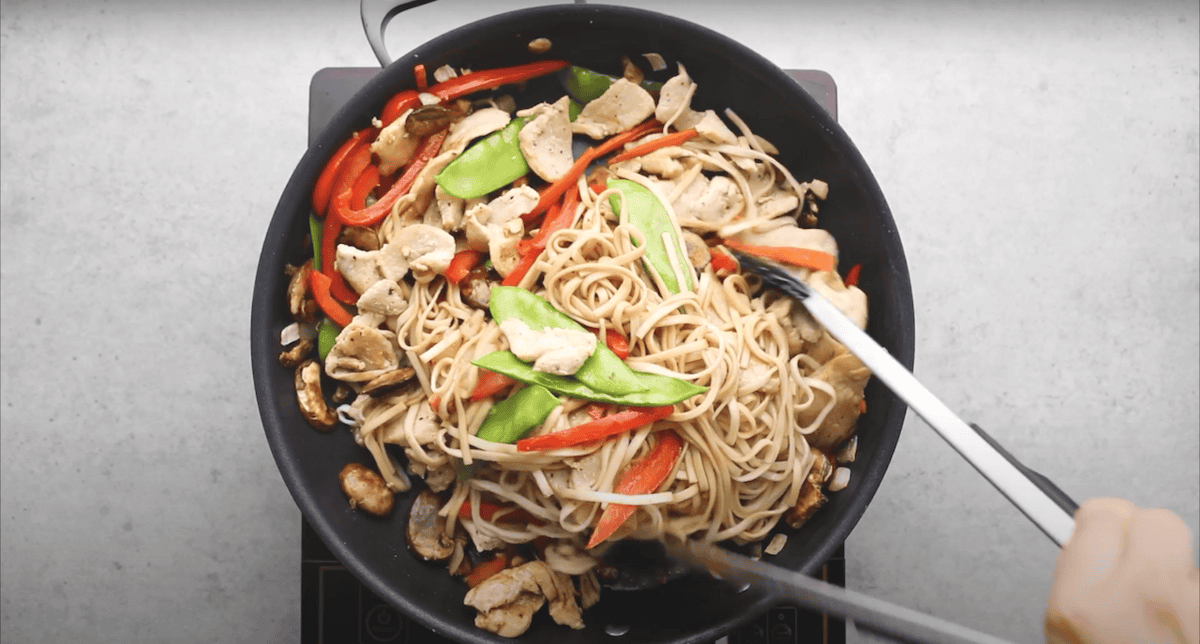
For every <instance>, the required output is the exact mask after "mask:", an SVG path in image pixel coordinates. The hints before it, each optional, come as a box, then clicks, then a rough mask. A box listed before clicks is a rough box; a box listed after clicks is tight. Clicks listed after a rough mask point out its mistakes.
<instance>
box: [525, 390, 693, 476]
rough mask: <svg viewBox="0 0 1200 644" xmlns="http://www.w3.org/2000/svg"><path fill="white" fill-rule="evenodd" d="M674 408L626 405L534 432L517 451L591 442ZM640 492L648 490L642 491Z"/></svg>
mask: <svg viewBox="0 0 1200 644" xmlns="http://www.w3.org/2000/svg"><path fill="white" fill-rule="evenodd" d="M674 410H675V406H674V405H664V406H662V407H639V408H637V409H627V410H625V411H622V412H617V413H615V414H612V415H611V416H605V417H603V418H599V419H597V420H593V421H589V422H586V423H583V424H582V425H576V426H574V427H571V428H568V429H564V430H562V431H558V432H554V433H551V434H542V435H541V436H534V437H532V438H522V439H521V440H519V441H517V451H518V452H538V451H542V450H547V449H559V448H562V447H574V446H575V445H582V444H583V443H591V442H594V441H598V440H602V439H605V438H608V437H609V436H615V435H617V434H621V433H624V432H627V431H629V430H631V429H637V428H638V427H641V426H643V425H649V424H650V423H653V422H654V421H656V420H662V419H664V418H666V417H667V416H670V415H671V412H672V411H674ZM634 494H637V493H634ZM641 494H645V493H644V492H642V493H641Z"/></svg>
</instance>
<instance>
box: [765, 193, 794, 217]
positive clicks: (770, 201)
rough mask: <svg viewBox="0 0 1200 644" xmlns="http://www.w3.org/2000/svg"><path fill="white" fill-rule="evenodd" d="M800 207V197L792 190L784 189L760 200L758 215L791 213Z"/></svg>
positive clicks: (778, 215) (776, 215) (775, 215)
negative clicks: (791, 191)
mask: <svg viewBox="0 0 1200 644" xmlns="http://www.w3.org/2000/svg"><path fill="white" fill-rule="evenodd" d="M799 207H800V199H798V198H797V197H796V195H794V194H792V193H790V192H784V191H782V190H778V191H775V192H773V193H771V195H770V196H768V197H766V198H764V199H760V200H759V202H758V216H759V217H765V218H773V217H780V216H783V215H791V214H792V213H794V212H796V209H797V208H799Z"/></svg>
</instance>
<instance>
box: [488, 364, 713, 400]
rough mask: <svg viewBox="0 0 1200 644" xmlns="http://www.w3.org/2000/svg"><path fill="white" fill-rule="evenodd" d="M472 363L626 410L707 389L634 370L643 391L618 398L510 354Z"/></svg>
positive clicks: (678, 398) (526, 381)
mask: <svg viewBox="0 0 1200 644" xmlns="http://www.w3.org/2000/svg"><path fill="white" fill-rule="evenodd" d="M471 364H473V365H475V366H476V367H479V368H481V369H487V370H489V371H495V372H496V373H502V374H504V375H506V376H508V377H509V378H512V379H513V380H518V381H520V382H524V383H526V384H530V385H540V386H542V387H545V388H546V389H548V390H550V391H552V392H554V393H557V394H562V395H564V396H570V397H572V398H581V399H583V400H592V401H595V402H602V403H609V404H613V405H627V406H629V407H659V406H661V405H673V404H675V403H677V402H681V401H684V400H687V399H688V398H691V397H692V396H695V395H697V394H702V393H704V392H705V391H707V390H708V389H707V387H701V386H699V385H694V384H692V383H690V382H687V381H685V380H680V379H678V378H672V377H670V376H660V375H657V374H653V373H642V372H638V371H635V372H633V373H634V376H635V377H636V378H637V379H638V381H639V382H641V383H642V385H643V386H645V387H646V391H639V392H634V393H631V394H623V395H619V396H617V395H613V394H607V393H604V392H602V391H597V390H595V389H592V388H591V387H588V386H587V385H585V384H583V383H582V382H579V381H578V380H576V379H574V378H569V377H566V376H556V375H554V374H552V373H545V372H542V371H534V370H533V367H531V366H530V365H529V363H527V362H525V361H524V360H521V359H520V358H518V357H517V356H516V355H514V354H513V353H512V352H511V351H493V352H492V353H489V354H487V355H485V356H483V357H481V358H479V359H478V360H475V361H473V362H472V363H471Z"/></svg>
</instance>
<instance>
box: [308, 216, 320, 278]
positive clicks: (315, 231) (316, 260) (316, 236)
mask: <svg viewBox="0 0 1200 644" xmlns="http://www.w3.org/2000/svg"><path fill="white" fill-rule="evenodd" d="M322 230H324V224H323V223H322V222H321V220H320V219H317V216H316V215H314V214H312V213H308V236H309V237H311V238H312V246H313V270H314V271H316V272H318V273H320V272H321V232H322Z"/></svg>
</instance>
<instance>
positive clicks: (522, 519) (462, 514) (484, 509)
mask: <svg viewBox="0 0 1200 644" xmlns="http://www.w3.org/2000/svg"><path fill="white" fill-rule="evenodd" d="M505 509H507V510H509V511H508V512H505V513H504V514H502V515H500V520H501V521H503V522H505V523H531V522H533V521H535V519H534V516H533V515H532V514H530V513H529V511H528V510H526V509H525V508H513V507H511V506H509V507H504V506H499V505H496V504H495V503H489V502H488V501H480V502H479V518H480V519H483V520H484V521H491V520H492V519H493V518H494V517H495V516H496V514H497V513H498V512H500V511H501V510H505ZM458 518H460V519H470V518H472V517H471V503H470V502H469V501H468V500H466V499H463V502H462V505H459V506H458Z"/></svg>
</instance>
